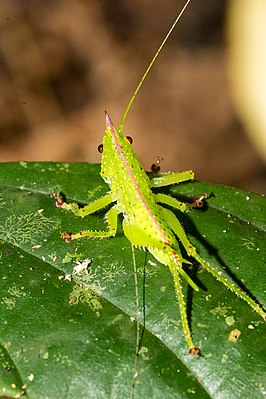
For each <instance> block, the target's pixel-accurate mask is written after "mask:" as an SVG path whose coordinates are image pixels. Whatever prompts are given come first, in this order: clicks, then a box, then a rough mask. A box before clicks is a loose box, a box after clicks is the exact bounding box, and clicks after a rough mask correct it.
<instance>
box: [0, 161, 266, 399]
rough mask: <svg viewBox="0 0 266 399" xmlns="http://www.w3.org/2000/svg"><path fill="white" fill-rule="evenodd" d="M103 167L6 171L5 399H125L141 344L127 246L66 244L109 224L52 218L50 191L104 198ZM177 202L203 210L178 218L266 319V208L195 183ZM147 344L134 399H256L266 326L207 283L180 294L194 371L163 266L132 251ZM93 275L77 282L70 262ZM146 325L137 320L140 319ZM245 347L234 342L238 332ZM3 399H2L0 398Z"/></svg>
mask: <svg viewBox="0 0 266 399" xmlns="http://www.w3.org/2000/svg"><path fill="white" fill-rule="evenodd" d="M99 170H100V169H99V165H89V164H63V163H25V162H21V163H6V164H0V240H1V241H0V267H1V280H0V281H1V286H0V288H1V290H0V297H1V298H0V303H1V314H0V317H1V324H0V329H1V330H0V331H1V332H0V337H1V342H0V344H1V349H0V359H1V363H0V397H7V398H16V397H19V396H20V395H21V394H22V392H25V397H26V398H28V399H35V398H36V399H37V398H38V399H42V398H51V399H52V398H53V399H54V398H58V399H61V398H62V399H63V398H64V399H65V398H69V399H70V398H71V399H72V398H79V399H82V398H84V399H85V398H86V399H88V398H129V397H132V396H130V395H131V385H132V381H133V370H134V353H135V345H136V342H135V341H136V324H135V321H134V318H135V317H136V305H135V302H136V298H135V285H134V275H133V263H132V250H131V244H130V243H129V241H128V240H127V239H126V238H125V237H124V236H123V233H122V229H121V224H120V226H119V229H118V234H117V236H116V237H115V238H110V239H105V240H102V241H100V240H87V239H84V240H78V241H74V242H72V243H70V244H67V243H65V242H64V241H63V240H62V239H61V237H60V232H61V231H72V232H75V231H79V230H80V229H84V228H93V229H102V228H104V227H105V224H104V212H97V213H96V214H94V215H91V216H89V217H87V218H84V219H81V218H77V217H75V216H74V215H73V214H70V213H67V212H65V211H63V210H61V209H58V208H56V207H55V206H54V200H53V199H51V198H50V194H51V193H52V192H62V193H63V194H64V195H65V196H66V198H67V201H77V202H78V203H80V204H86V203H88V202H91V201H92V200H94V199H96V198H98V197H100V196H102V195H104V194H105V193H106V192H107V191H108V187H107V185H106V184H105V183H104V182H103V180H102V179H101V177H100V176H99ZM169 192H170V193H171V194H172V195H174V196H176V197H178V198H181V199H184V198H185V199H186V200H191V201H193V198H194V197H196V196H198V197H199V196H200V195H201V194H203V193H205V192H206V193H208V194H212V195H211V196H210V198H209V199H208V200H207V206H206V208H205V209H194V210H193V211H191V212H190V213H187V214H182V215H179V214H177V215H178V217H179V219H180V220H181V222H182V224H183V225H184V228H185V230H186V232H187V233H188V235H189V238H190V239H191V241H192V243H193V245H195V246H196V247H197V249H198V251H199V252H200V254H201V255H202V257H204V259H206V260H207V261H208V262H209V263H210V264H211V265H212V266H213V267H216V268H217V269H219V270H222V272H223V273H225V274H227V275H229V276H230V277H231V278H232V279H233V280H234V281H235V282H236V283H238V284H239V285H240V286H241V287H243V288H244V289H245V291H246V292H248V293H249V294H250V295H251V296H252V297H253V298H254V299H255V300H257V301H258V302H259V303H261V305H262V306H264V308H265V306H266V295H265V277H266V270H265V257H266V256H265V255H266V253H265V252H266V251H265V238H266V237H265V225H266V211H265V209H266V208H265V199H264V197H262V196H258V195H256V194H251V193H247V192H244V191H241V190H238V189H233V188H229V187H224V186H219V185H212V184H206V183H199V182H191V183H184V184H180V185H178V186H173V187H171V188H170V189H169ZM135 254H136V261H137V267H138V279H139V291H140V294H139V296H140V297H139V301H140V303H142V301H144V303H145V332H144V337H143V341H142V350H141V353H140V356H139V359H138V377H137V379H136V386H135V389H134V398H137V399H138V398H161V397H163V398H167V399H168V398H181V399H183V398H200V399H201V398H203V399H205V398H215V399H218V398H219V399H220V398H234V399H237V398H239V399H240V398H249V397H250V398H251V397H252V398H255V399H257V398H262V397H263V396H264V395H265V392H266V382H265V369H266V360H265V350H266V335H265V323H264V322H263V320H262V319H261V318H260V317H259V316H258V315H257V314H255V313H254V312H253V311H252V310H251V309H250V308H249V306H248V305H247V304H246V303H244V302H243V301H242V300H241V299H239V298H237V297H236V296H235V295H234V294H233V293H232V292H229V291H228V290H227V289H226V288H225V287H224V286H223V285H222V284H220V283H219V282H218V281H216V280H215V279H214V278H213V277H212V276H211V275H209V274H208V273H207V272H205V271H203V270H201V269H199V270H196V268H193V270H191V273H192V274H193V273H194V275H193V276H192V277H193V279H194V281H196V282H197V284H198V285H199V286H200V288H201V289H200V292H199V293H194V292H192V291H191V290H190V289H189V288H188V287H187V286H186V284H185V282H184V283H183V288H184V292H185V295H186V296H187V304H188V314H189V316H190V320H191V328H192V333H193V339H194V342H195V343H196V344H197V345H198V346H199V347H200V348H201V351H202V357H201V358H200V359H198V360H195V359H193V358H191V357H190V356H189V355H188V353H187V352H188V349H187V346H186V343H185V340H184V337H183V333H182V328H181V323H180V317H179V312H178V306H177V302H176V298H175V293H174V288H173V283H172V278H171V275H170V272H169V270H168V268H167V267H165V266H163V265H161V264H159V263H158V262H156V261H155V259H154V258H153V257H152V256H151V255H149V254H146V253H145V252H144V251H140V250H137V249H136V250H135ZM84 261H85V264H86V262H87V265H88V268H87V269H85V270H83V271H81V272H80V273H77V274H74V275H73V277H74V279H70V278H69V275H71V274H73V269H74V267H75V266H76V264H77V263H76V262H84ZM140 318H141V322H142V323H143V317H142V316H140ZM235 329H237V330H239V331H240V332H241V335H240V337H239V338H238V340H237V341H236V342H230V341H229V340H228V336H229V334H230V332H231V331H232V330H235ZM1 395H2V396H1Z"/></svg>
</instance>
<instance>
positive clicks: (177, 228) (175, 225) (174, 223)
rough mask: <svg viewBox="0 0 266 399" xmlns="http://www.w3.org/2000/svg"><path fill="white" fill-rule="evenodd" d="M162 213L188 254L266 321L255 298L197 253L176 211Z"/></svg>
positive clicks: (166, 210)
mask: <svg viewBox="0 0 266 399" xmlns="http://www.w3.org/2000/svg"><path fill="white" fill-rule="evenodd" d="M162 213H163V216H164V219H165V221H166V222H167V223H168V225H169V227H170V228H171V229H172V230H173V232H174V233H175V234H176V235H177V237H178V238H179V240H180V241H181V243H182V245H183V246H184V248H185V250H186V252H187V254H188V256H192V257H193V258H194V259H196V261H197V262H199V264H201V265H202V266H203V267H204V268H205V269H206V270H207V271H208V272H209V273H211V274H212V275H213V276H214V277H215V278H216V279H217V280H219V281H220V282H221V283H223V284H224V285H225V287H226V288H228V289H229V290H231V291H232V292H234V293H235V294H236V295H237V296H238V297H240V298H242V299H243V300H244V301H246V302H247V303H248V304H249V306H251V308H252V309H253V310H254V311H255V312H257V313H258V314H259V315H260V316H261V317H263V319H264V320H265V321H266V312H265V311H264V310H263V309H262V307H261V306H260V305H259V304H257V303H256V302H255V301H253V299H251V298H250V297H249V296H248V295H247V294H246V293H245V292H244V291H243V290H241V289H240V288H239V287H237V286H236V285H235V284H234V283H232V282H231V281H229V280H227V279H226V278H225V277H224V276H223V275H222V274H221V273H220V272H218V270H216V269H215V268H213V267H212V266H210V265H209V263H208V262H206V261H205V260H204V259H202V258H201V256H200V255H199V254H198V253H197V251H196V248H195V247H193V245H192V244H191V243H190V241H189V239H188V238H187V236H186V233H185V231H184V229H183V227H182V226H181V223H180V222H179V220H178V219H177V218H176V216H175V215H174V213H173V212H172V211H170V210H169V209H164V208H162Z"/></svg>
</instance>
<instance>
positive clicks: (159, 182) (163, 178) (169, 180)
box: [150, 170, 194, 188]
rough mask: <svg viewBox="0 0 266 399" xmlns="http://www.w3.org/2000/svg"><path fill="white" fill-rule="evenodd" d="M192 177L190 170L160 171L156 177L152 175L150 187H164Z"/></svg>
mask: <svg viewBox="0 0 266 399" xmlns="http://www.w3.org/2000/svg"><path fill="white" fill-rule="evenodd" d="M193 179H194V173H193V171H192V170H187V171H186V172H177V173H160V174H159V176H158V177H153V178H152V179H151V180H150V187H151V188H154V187H165V186H170V185H171V184H176V183H181V182H184V181H188V180H193Z"/></svg>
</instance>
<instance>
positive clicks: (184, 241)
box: [54, 0, 266, 357]
mask: <svg viewBox="0 0 266 399" xmlns="http://www.w3.org/2000/svg"><path fill="white" fill-rule="evenodd" d="M189 2H190V0H188V1H187V2H186V3H185V5H184V7H183V9H182V10H181V12H180V14H179V15H178V17H177V18H176V20H175V21H174V23H173V25H172V27H171V28H170V30H169V32H168V33H167V35H166V37H165V38H164V40H163V42H162V43H161V45H160V47H159V49H158V51H157V52H156V54H155V56H154V57H153V59H152V61H151V62H150V64H149V66H148V68H147V69H146V71H145V73H144V75H143V76H142V78H141V80H140V82H139V84H138V86H137V88H136V90H135V92H134V94H133V96H132V97H131V99H130V101H129V104H128V106H127V108H126V110H125V112H124V115H123V118H122V121H121V123H120V126H119V128H118V129H115V127H114V126H113V124H112V121H111V119H110V117H109V115H108V114H107V113H106V114H105V118H106V130H105V136H104V138H103V144H102V145H101V146H99V151H100V152H101V153H102V161H101V176H102V178H103V179H104V181H105V182H106V183H107V184H108V185H109V187H110V191H109V192H108V193H107V194H106V195H105V196H103V197H101V198H99V199H97V200H95V201H93V202H92V203H90V204H88V205H87V206H85V207H83V208H80V207H79V206H78V205H77V204H75V203H71V204H68V203H66V202H64V200H63V199H62V197H61V196H60V195H57V194H55V195H54V196H56V198H57V202H56V204H57V206H59V207H62V208H63V209H65V210H67V211H72V212H74V214H75V215H76V216H81V217H85V216H87V215H90V214H92V213H94V212H96V211H98V210H100V209H102V208H105V207H106V206H108V205H110V204H113V206H112V207H111V208H110V209H109V210H108V211H107V213H106V216H105V219H106V221H107V230H106V231H94V230H84V231H80V232H78V233H69V232H64V233H61V235H62V237H63V238H64V239H65V240H66V241H67V242H71V241H72V240H76V239H79V238H84V237H99V238H101V239H102V238H107V237H114V236H115V235H116V231H117V217H118V214H119V213H122V215H123V230H124V234H125V236H126V237H127V238H128V239H129V241H130V242H131V243H132V244H133V245H135V246H137V247H139V248H142V249H146V250H148V251H149V252H150V253H151V254H152V255H153V256H154V257H155V258H156V259H157V260H158V261H159V262H161V263H162V264H164V265H166V266H168V267H169V269H170V272H171V274H172V277H173V282H174V287H175V292H176V296H177V300H178V303H179V311H180V315H181V321H182V327H183V331H184V337H185V340H186V342H187V345H188V348H189V354H191V355H192V356H194V357H197V356H198V355H199V354H200V349H199V348H198V347H197V346H196V345H195V344H194V343H193V340H192V335H191V331H190V328H189V323H188V319H187V313H186V304H185V300H184V295H183V291H182V286H181V277H183V278H184V279H185V280H186V281H187V283H188V284H189V285H190V286H191V287H192V288H193V289H194V290H195V291H198V290H199V288H198V287H197V285H196V284H195V283H194V282H193V281H192V279H191V278H190V277H189V275H188V274H187V273H186V272H185V270H184V268H183V264H188V263H190V262H188V261H187V260H186V259H184V257H183V256H182V254H181V251H180V247H179V244H181V245H182V246H183V248H184V249H185V251H186V253H187V255H188V257H192V258H194V259H195V260H196V261H197V262H198V263H199V264H200V265H201V266H202V267H203V268H205V269H206V270H207V271H208V272H210V273H211V274H212V275H213V276H214V277H215V278H216V279H217V280H219V281H220V282H221V283H223V284H224V285H225V286H226V287H227V288H228V289H230V290H231V291H233V292H234V293H235V294H236V295H237V296H239V297H240V298H242V299H243V300H245V301H246V302H247V303H248V304H249V305H250V306H251V308H252V309H253V310H254V311H255V312H257V313H258V314H259V315H260V316H262V317H263V318H264V320H266V312H265V311H264V310H263V309H262V307H261V306H260V305H259V304H257V303H256V302H255V301H253V299H251V298H250V297H249V296H248V295H247V294H246V293H245V292H244V291H243V290H241V289H240V288H239V287H237V286H236V285H235V284H234V283H232V282H231V281H229V280H227V278H226V277H224V276H223V275H222V274H221V273H220V272H219V271H217V270H216V269H215V268H213V267H212V266H211V265H210V264H209V263H207V262H206V261H205V260H204V259H203V258H202V257H201V256H200V255H199V254H198V252H197V250H196V248H195V247H194V246H193V245H192V244H191V243H190V241H189V239H188V237H187V235H186V234H185V231H184V230H183V227H182V226H181V223H180V222H179V220H178V219H177V217H176V216H175V214H174V213H173V212H172V211H171V210H169V209H168V208H164V207H163V206H162V205H167V206H168V207H170V208H171V207H172V208H174V209H176V210H178V211H181V212H187V211H189V210H191V208H192V207H193V206H200V205H201V204H202V200H204V199H205V197H206V195H205V194H204V195H203V196H202V197H201V198H200V199H199V200H197V201H195V202H194V204H192V205H191V204H186V203H184V202H180V201H178V200H177V199H175V198H173V197H171V196H169V195H166V194H162V193H157V194H155V193H154V192H153V191H152V189H153V188H155V187H164V186H168V185H172V184H177V183H180V182H185V181H188V180H193V178H194V173H193V172H192V171H191V170H189V171H186V172H181V173H179V172H178V173H157V174H156V175H155V177H151V178H150V177H149V176H148V175H147V174H146V173H145V171H144V170H143V168H142V166H141V165H140V163H139V161H138V159H137V157H136V154H135V153H134V151H133V149H132V146H131V144H132V140H131V139H130V138H129V137H124V136H123V127H124V122H125V119H126V117H127V114H128V112H129V109H130V108H131V105H132V103H133V102H134V100H135V98H136V96H137V93H138V91H139V89H140V87H141V85H142V83H143V81H144V80H145V78H146V76H147V75H148V73H149V71H150V69H151V67H152V66H153V64H154V62H155V60H156V59H157V57H158V55H159V53H160V51H161V49H162V48H163V46H164V44H165V42H166V41H167V39H168V37H169V35H170V34H171V32H172V30H173V29H174V27H175V26H176V24H177V22H178V20H179V19H180V17H181V15H182V14H183V12H184V10H185V8H186V7H187V5H188V4H189Z"/></svg>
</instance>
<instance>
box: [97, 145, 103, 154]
mask: <svg viewBox="0 0 266 399" xmlns="http://www.w3.org/2000/svg"><path fill="white" fill-rule="evenodd" d="M98 152H99V153H100V154H101V153H102V152H103V144H100V145H98Z"/></svg>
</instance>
